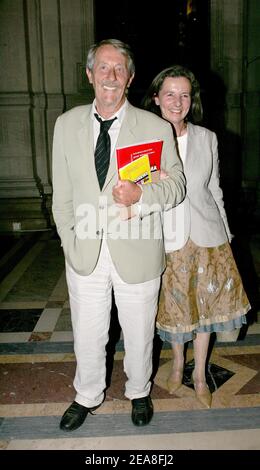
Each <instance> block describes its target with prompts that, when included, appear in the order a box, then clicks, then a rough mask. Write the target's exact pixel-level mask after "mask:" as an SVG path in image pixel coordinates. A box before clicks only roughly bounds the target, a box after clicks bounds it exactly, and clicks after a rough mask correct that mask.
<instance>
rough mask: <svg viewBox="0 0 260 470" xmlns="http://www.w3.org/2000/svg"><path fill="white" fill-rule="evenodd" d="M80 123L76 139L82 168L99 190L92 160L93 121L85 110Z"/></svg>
mask: <svg viewBox="0 0 260 470" xmlns="http://www.w3.org/2000/svg"><path fill="white" fill-rule="evenodd" d="M81 124H82V125H81V127H80V128H79V130H78V139H79V145H80V149H81V155H82V168H84V166H85V167H86V169H87V175H88V177H89V178H90V179H91V181H92V182H96V186H97V188H98V190H100V188H99V183H98V179H97V173H96V167H95V161H94V137H93V123H92V119H91V118H90V113H87V112H86V114H85V115H84V116H83V117H82V119H81Z"/></svg>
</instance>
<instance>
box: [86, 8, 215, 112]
mask: <svg viewBox="0 0 260 470" xmlns="http://www.w3.org/2000/svg"><path fill="white" fill-rule="evenodd" d="M94 6H95V15H96V31H95V39H96V41H100V40H102V39H108V38H116V39H120V40H122V41H124V42H127V43H128V44H129V45H130V47H131V49H132V50H133V52H134V56H135V64H136V76H135V79H134V82H133V83H132V85H131V87H130V94H129V99H130V101H131V102H132V103H133V104H136V105H138V104H140V101H141V99H142V97H143V95H144V93H145V90H146V89H147V87H148V86H149V84H150V83H151V81H152V79H153V78H154V77H155V75H156V74H157V73H159V72H160V71H161V70H162V69H163V68H165V67H168V66H170V65H173V64H177V63H179V64H181V65H186V66H188V67H189V68H190V69H191V70H192V71H193V72H194V73H195V75H196V77H197V78H198V80H199V81H200V84H201V88H202V92H203V93H202V95H203V94H205V89H206V84H207V76H208V73H209V68H210V27H209V26H210V25H209V21H210V15H209V1H208V0H192V1H191V0H171V1H170V0H162V1H161V2H157V6H155V5H154V4H152V2H150V1H142V0H113V2H107V1H103V0H96V1H95V2H94Z"/></svg>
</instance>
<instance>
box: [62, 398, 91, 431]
mask: <svg viewBox="0 0 260 470" xmlns="http://www.w3.org/2000/svg"><path fill="white" fill-rule="evenodd" d="M99 406H100V405H98V406H94V407H93V408H87V407H86V406H83V405H80V404H79V403H77V402H76V401H74V402H73V403H72V404H71V405H70V406H69V408H68V409H67V410H66V411H65V413H64V415H63V416H62V418H61V422H60V429H62V430H63V431H74V430H75V429H78V428H79V427H80V426H81V425H82V424H83V423H84V421H85V419H86V417H87V414H88V413H90V414H93V413H92V411H94V410H96V409H97V408H98V407H99Z"/></svg>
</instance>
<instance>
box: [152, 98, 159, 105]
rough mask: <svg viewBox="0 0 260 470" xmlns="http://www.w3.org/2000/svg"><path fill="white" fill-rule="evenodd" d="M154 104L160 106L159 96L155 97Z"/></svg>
mask: <svg viewBox="0 0 260 470" xmlns="http://www.w3.org/2000/svg"><path fill="white" fill-rule="evenodd" d="M153 99H154V102H155V104H156V105H157V106H160V102H159V98H158V96H153Z"/></svg>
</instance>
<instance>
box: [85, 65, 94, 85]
mask: <svg viewBox="0 0 260 470" xmlns="http://www.w3.org/2000/svg"><path fill="white" fill-rule="evenodd" d="M86 75H87V77H88V81H89V83H93V80H92V72H91V70H89V69H88V68H86Z"/></svg>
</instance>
